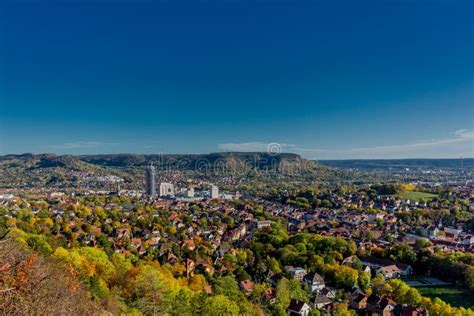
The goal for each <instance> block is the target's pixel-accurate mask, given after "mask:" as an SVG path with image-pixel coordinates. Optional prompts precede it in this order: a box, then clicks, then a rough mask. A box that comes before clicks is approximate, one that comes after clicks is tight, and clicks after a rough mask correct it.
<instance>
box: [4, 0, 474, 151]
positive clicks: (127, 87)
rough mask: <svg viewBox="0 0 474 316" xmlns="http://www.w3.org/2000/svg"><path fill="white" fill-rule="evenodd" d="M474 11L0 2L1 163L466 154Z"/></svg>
mask: <svg viewBox="0 0 474 316" xmlns="http://www.w3.org/2000/svg"><path fill="white" fill-rule="evenodd" d="M473 12H474V11H473V1H470V0H468V1H456V0H420V1H415V0H399V1H397V0H374V1H364V0H362V1H353V0H351V1H337V0H336V1H329V0H328V1H316V0H314V1H294V0H291V1H290V0H287V1H278V0H274V1H273V0H259V1H237V0H227V1H226V0H218V1H212V0H206V1H204V0H203V1H180V0H169V1H166V0H163V1H152V0H133V1H132V0H117V1H114V0H98V1H92V0H83V1H82V0H81V1H79V0H67V1H66V0H64V1H47V0H5V1H0V154H7V153H24V152H55V153H72V154H83V153H119V152H135V153H159V152H164V153H197V152H215V151H226V150H233V151H234V150H235V151H260V150H265V149H266V148H267V145H268V143H273V142H276V143H278V144H280V146H281V148H282V150H283V151H285V152H297V153H300V154H302V155H303V156H305V157H307V158H315V159H326V158H411V157H459V156H461V155H463V156H465V157H469V156H471V157H472V156H474V144H473V142H474V79H473V74H474V57H473V56H474V51H473V50H474V49H473V45H474V36H473V32H474V30H473V29H474V21H473V20H474V18H473Z"/></svg>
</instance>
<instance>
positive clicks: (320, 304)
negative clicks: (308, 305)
mask: <svg viewBox="0 0 474 316" xmlns="http://www.w3.org/2000/svg"><path fill="white" fill-rule="evenodd" d="M331 303H332V300H331V299H330V298H329V297H327V296H325V295H321V294H320V295H316V296H315V298H314V301H313V307H314V308H316V309H322V308H324V307H326V306H328V305H330V304H331Z"/></svg>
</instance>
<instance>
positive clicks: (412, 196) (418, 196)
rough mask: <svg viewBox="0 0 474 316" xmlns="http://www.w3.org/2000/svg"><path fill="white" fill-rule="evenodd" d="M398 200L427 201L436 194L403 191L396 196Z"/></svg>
mask: <svg viewBox="0 0 474 316" xmlns="http://www.w3.org/2000/svg"><path fill="white" fill-rule="evenodd" d="M397 196H398V197H399V198H400V199H405V200H407V199H408V200H415V201H429V200H431V199H433V198H435V197H437V195H436V194H432V193H426V192H417V191H404V192H400V193H398V194H397Z"/></svg>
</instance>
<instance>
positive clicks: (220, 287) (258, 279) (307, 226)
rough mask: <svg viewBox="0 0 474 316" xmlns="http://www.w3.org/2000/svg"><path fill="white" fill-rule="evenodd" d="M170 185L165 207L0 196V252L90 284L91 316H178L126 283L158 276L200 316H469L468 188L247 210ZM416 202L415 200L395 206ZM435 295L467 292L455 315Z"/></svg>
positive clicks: (243, 201) (381, 190) (294, 200)
mask: <svg viewBox="0 0 474 316" xmlns="http://www.w3.org/2000/svg"><path fill="white" fill-rule="evenodd" d="M173 174H174V182H173V183H174V184H175V185H176V186H173V195H170V194H168V193H167V194H166V196H165V195H163V196H161V197H153V198H150V197H148V196H147V194H144V193H143V191H140V190H137V192H138V194H130V191H128V190H112V191H105V192H98V191H95V192H91V191H90V190H89V189H86V190H84V189H80V190H78V189H65V190H61V189H56V190H51V189H49V188H45V189H44V190H39V189H38V188H32V189H23V190H21V191H18V190H15V189H3V190H2V191H1V192H0V193H1V194H0V203H1V206H0V212H1V213H0V215H2V219H1V222H0V223H1V225H2V230H3V232H4V233H3V235H4V237H3V238H4V239H5V240H10V241H13V240H14V239H16V240H18V242H20V243H25V244H27V245H28V246H29V247H30V248H31V249H32V250H33V251H36V252H38V253H40V254H41V255H44V256H51V257H52V258H55V260H59V261H60V262H64V263H67V264H69V265H71V267H72V268H73V269H74V270H76V271H77V273H79V276H80V275H81V274H83V273H86V274H85V275H83V276H81V277H79V279H80V280H81V282H84V284H85V287H86V288H87V289H88V290H89V291H90V293H91V295H92V298H93V299H94V300H95V301H96V304H98V306H97V308H98V310H100V309H101V308H107V307H106V306H105V305H104V304H105V303H104V302H105V300H106V299H108V300H109V303H108V304H113V305H115V307H114V308H117V309H119V310H122V311H123V312H126V311H127V310H129V311H131V310H132V309H136V310H141V311H142V312H143V313H145V314H147V313H148V312H146V308H148V307H146V306H154V305H155V304H159V305H160V306H161V307H160V308H163V313H165V312H164V311H165V310H167V311H168V312H169V313H171V314H173V309H175V308H176V307H173V306H174V305H173V304H172V303H165V301H164V300H162V299H159V298H153V297H149V296H146V295H148V294H146V292H142V290H140V292H137V291H138V288H137V286H139V284H137V283H136V282H138V280H139V279H135V278H137V277H139V274H140V273H142V272H143V273H145V272H146V271H147V269H151V268H152V267H153V264H155V263H156V264H158V265H159V270H157V271H155V272H154V273H159V274H158V275H164V276H163V277H165V276H166V277H165V278H170V280H173V281H167V282H171V283H173V284H174V282H178V283H179V284H180V285H179V286H178V285H177V284H178V283H176V285H173V286H174V287H177V288H176V291H178V292H175V293H181V292H180V291H190V292H189V295H191V296H190V297H189V298H187V299H189V300H190V301H184V302H183V303H182V305H183V306H188V308H191V309H195V308H197V307H196V306H195V305H193V304H197V303H193V299H192V297H194V296H195V295H198V296H196V298H197V297H201V299H202V300H203V301H202V302H201V303H199V304H204V305H201V307H199V308H207V307H206V306H214V305H215V306H220V305H219V304H221V305H222V304H223V305H224V306H225V307H224V308H225V309H230V310H237V311H238V313H239V314H249V315H251V314H252V315H253V314H260V313H266V314H276V315H278V314H279V313H280V314H281V313H287V314H290V315H322V314H334V315H346V314H347V315H349V314H354V313H356V314H361V315H365V314H368V315H394V316H398V315H400V316H402V315H403V316H405V315H413V316H415V315H420V316H422V315H429V314H431V315H450V314H452V313H457V314H459V315H472V310H470V309H469V308H470V307H472V301H469V300H470V299H471V298H472V296H469V294H466V293H468V292H469V291H472V289H473V288H474V281H473V280H474V278H473V275H472V271H473V270H472V265H473V256H474V255H473V250H474V238H473V233H472V231H473V226H474V225H473V219H472V198H473V196H474V186H472V183H467V184H458V185H457V186H455V187H454V186H452V185H448V186H444V187H439V188H437V190H436V191H433V190H432V191H426V189H425V188H424V187H421V186H417V184H416V183H415V184H399V185H395V184H390V185H379V184H377V185H363V186H344V187H342V186H341V187H334V188H333V189H330V188H324V187H320V186H319V187H311V186H309V185H303V186H301V185H300V186H297V187H296V189H295V190H292V191H291V192H289V191H287V190H281V191H275V190H271V189H270V190H268V191H263V192H262V193H264V194H259V195H258V196H256V195H255V194H253V193H252V194H247V193H248V192H245V191H243V190H241V189H240V190H239V193H235V192H237V191H236V190H234V191H232V190H228V189H227V190H222V191H221V190H219V188H218V187H217V186H215V185H214V184H212V183H210V182H209V181H207V182H203V181H200V182H199V183H192V182H191V183H190V182H189V181H184V179H180V176H179V173H175V172H173ZM186 177H189V175H186ZM163 179H166V181H170V180H169V179H170V178H169V177H167V176H166V175H164V176H163ZM170 183H171V182H170ZM170 185H171V184H167V186H168V187H170ZM211 186H212V190H213V191H214V192H211V189H210V188H211ZM417 190H418V191H417ZM421 190H425V191H424V192H436V193H434V194H432V193H423V191H421ZM386 191H390V192H386ZM392 191H393V192H392ZM175 192H176V194H174V193H175ZM180 192H182V193H180ZM249 192H252V191H249ZM394 193H395V194H394ZM415 193H416V194H418V195H420V196H422V197H423V198H421V199H414V198H411V199H410V198H405V197H404V196H407V195H412V196H414V195H415V196H416V194H415ZM428 194H430V195H429V196H430V198H425V196H428ZM211 195H213V196H211ZM89 249H95V250H94V251H98V253H96V254H94V256H91V255H90V254H88V251H91V250H89ZM99 257H101V258H102V259H100V260H102V261H104V260H105V262H109V263H106V265H107V266H110V267H109V268H108V269H112V270H116V269H119V268H120V269H123V267H119V266H117V262H118V261H117V260H120V262H123V264H124V263H125V262H127V264H126V265H127V266H128V268H126V270H128V271H129V272H127V273H128V274H129V273H131V271H132V270H130V269H131V268H132V267H136V268H134V269H138V270H139V271H141V272H139V271H138V270H137V272H134V273H139V274H138V275H134V276H133V277H132V279H131V280H135V281H133V283H131V284H129V285H126V283H121V282H128V281H126V280H125V279H124V280H122V281H119V283H116V282H118V281H114V280H115V279H114V278H116V277H117V275H116V273H118V270H116V271H117V272H114V273H112V274H107V273H105V271H104V270H103V269H104V267H103V268H99V266H98V264H99V262H97V260H98V258H99ZM118 258H120V259H118ZM3 260H5V259H3ZM446 260H449V261H446ZM448 262H449V263H448ZM0 264H2V262H0ZM101 264H104V263H101ZM88 267H95V268H93V271H90V272H85V271H89V270H87V269H89V268H88ZM4 269H6V270H5V272H12V271H10V269H11V265H10V264H8V263H5V264H4ZM84 269H86V270H84ZM153 269H155V268H153ZM453 269H456V270H455V271H456V273H453ZM81 271H82V272H81ZM5 272H4V273H5ZM104 273H105V274H104ZM121 273H122V272H121ZM123 273H124V272H123ZM147 273H148V272H147ZM150 273H151V272H150ZM113 275H115V277H112V276H113ZM129 277H131V276H130V275H129ZM163 277H160V278H163ZM127 278H128V277H127ZM3 282H4V286H3V287H5V286H6V283H5V282H6V281H5V280H4V281H3ZM171 283H170V284H171ZM430 284H431V285H432V286H433V287H434V288H436V286H441V285H442V286H456V287H460V288H465V289H469V290H468V292H466V293H465V294H462V295H468V296H466V297H467V300H466V301H465V304H464V305H458V306H456V307H455V306H450V305H449V304H447V303H445V302H443V301H441V300H440V299H439V298H432V299H430V298H427V297H423V296H422V295H421V294H420V293H419V292H418V290H417V288H426V286H428V287H429V286H430ZM129 286H131V287H132V288H128V287H129ZM140 286H141V285H140ZM169 286H171V285H169ZM112 287H114V289H115V290H114V291H117V290H118V291H120V293H122V294H120V296H121V297H122V298H123V299H124V303H119V302H118V301H116V296H114V295H115V294H112V292H111V291H112ZM180 288H181V290H180ZM229 291H232V292H229ZM193 293H194V294H193ZM230 293H234V294H232V295H236V293H238V296H236V297H233V296H232V295H231V294H230ZM150 294H151V293H150ZM144 295H145V296H144ZM161 295H172V296H173V295H178V294H171V293H168V294H166V293H162V294H161ZM172 296H171V297H172ZM237 297H238V298H237ZM137 299H139V301H137ZM217 299H219V300H222V302H219V303H217V302H214V300H217ZM137 302H141V303H140V304H144V305H136V304H137ZM186 302H187V303H186ZM238 302H244V303H242V304H243V305H242V304H241V303H238ZM236 303H238V304H237V305H235V304H236ZM121 304H125V305H121ZM167 304H168V305H167ZM186 304H188V305H186ZM213 304H214V305H213ZM216 304H217V305H216ZM192 306H194V307H192ZM2 308H3V310H4V311H6V310H8V308H7V307H5V306H3V307H2ZM183 308H184V307H183ZM216 308H218V307H216ZM219 308H221V307H219ZM239 310H240V311H239ZM160 313H161V312H160ZM182 313H184V314H186V312H182ZM152 314H153V313H152ZM211 314H212V313H211ZM206 315H207V314H206Z"/></svg>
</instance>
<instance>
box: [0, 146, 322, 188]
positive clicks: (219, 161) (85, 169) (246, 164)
mask: <svg viewBox="0 0 474 316" xmlns="http://www.w3.org/2000/svg"><path fill="white" fill-rule="evenodd" d="M150 163H152V164H153V165H154V166H156V167H157V169H158V170H181V171H192V170H194V171H198V172H201V173H203V174H204V173H206V174H208V172H210V173H211V174H213V173H214V172H215V171H219V172H220V171H225V172H227V173H230V174H232V173H233V172H237V173H240V172H241V171H244V172H249V171H251V170H253V169H257V170H272V172H273V171H277V172H278V173H286V174H289V173H291V174H292V175H294V174H298V175H299V176H300V177H302V178H305V177H311V176H321V175H327V174H328V172H327V171H328V170H329V169H330V168H328V167H326V166H322V165H319V164H316V163H314V162H311V161H308V160H305V159H303V158H301V157H300V156H299V155H296V154H287V153H282V154H275V155H273V154H269V153H239V152H227V153H211V154H189V155H176V154H174V155H172V154H170V155H137V154H106V155H82V156H71V155H63V156H61V155H54V154H22V155H6V156H0V187H4V188H11V187H14V188H22V187H42V186H48V187H50V186H55V187H71V186H75V187H82V188H84V187H89V186H93V185H96V186H98V187H103V185H102V184H101V183H96V182H97V181H99V180H97V179H96V178H97V177H98V176H106V175H113V176H117V177H119V178H121V179H124V180H125V182H127V183H135V184H137V186H140V185H141V184H140V183H141V182H142V181H143V180H144V171H145V166H147V165H148V164H150ZM295 167H296V168H295ZM264 173H265V172H264Z"/></svg>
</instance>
